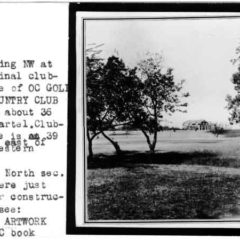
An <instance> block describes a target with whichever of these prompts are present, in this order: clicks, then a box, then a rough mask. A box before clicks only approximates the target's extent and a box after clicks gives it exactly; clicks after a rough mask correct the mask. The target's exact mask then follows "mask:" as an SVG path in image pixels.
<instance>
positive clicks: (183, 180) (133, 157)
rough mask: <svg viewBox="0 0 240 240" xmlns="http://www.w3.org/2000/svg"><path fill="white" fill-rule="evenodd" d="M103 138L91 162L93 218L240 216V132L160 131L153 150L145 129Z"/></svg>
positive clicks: (98, 142)
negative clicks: (118, 148) (117, 151)
mask: <svg viewBox="0 0 240 240" xmlns="http://www.w3.org/2000/svg"><path fill="white" fill-rule="evenodd" d="M108 134H110V135H111V137H112V138H114V140H115V141H118V143H119V145H120V146H121V148H122V150H124V152H123V154H122V155H121V156H116V155H115V154H114V149H113V147H112V146H111V145H110V144H109V143H108V142H107V141H105V139H104V138H102V137H100V138H99V139H97V140H96V141H95V142H94V149H93V150H94V153H95V157H94V158H93V159H92V160H89V161H88V181H87V182H88V218H89V220H132V219H134V220H140V219H146V220H149V219H229V218H230V219H233V218H234V219H235V218H239V219H240V131H237V130H235V131H228V132H227V133H226V134H225V135H222V136H219V137H216V136H214V135H212V134H211V133H207V132H200V131H197V132H195V131H176V132H173V131H165V132H160V133H159V139H158V144H157V147H156V153H155V154H154V155H151V154H149V153H148V152H147V151H148V146H147V143H146V141H145V139H144V137H143V136H142V134H141V133H140V132H130V133H129V134H128V135H126V134H125V133H124V132H116V133H115V134H114V133H112V132H109V133H108Z"/></svg>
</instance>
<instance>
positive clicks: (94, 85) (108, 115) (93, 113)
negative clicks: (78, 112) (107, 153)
mask: <svg viewBox="0 0 240 240" xmlns="http://www.w3.org/2000/svg"><path fill="white" fill-rule="evenodd" d="M139 84H140V81H139V79H138V78H137V76H136V69H128V68H126V66H125V64H124V62H123V61H122V60H121V59H119V58H118V57H115V56H112V57H109V58H108V60H107V62H106V63H105V64H104V63H103V62H102V60H101V59H97V58H96V56H95V55H92V56H91V57H88V58H87V116H88V117H87V138H88V143H89V144H88V148H89V156H90V157H92V156H93V152H92V141H93V140H94V138H95V137H96V136H97V135H99V134H102V135H103V136H104V137H105V138H106V139H107V140H108V141H109V142H110V143H111V144H112V145H113V146H114V148H115V150H116V153H117V154H120V153H121V149H120V146H119V144H118V143H117V142H116V141H114V139H112V138H111V137H110V136H109V135H108V134H107V132H106V131H107V130H109V129H115V128H116V127H118V126H121V125H122V126H123V125H127V124H128V123H129V122H130V121H131V119H130V115H129V111H130V108H131V107H132V106H133V105H134V106H135V104H136V103H135V102H137V99H138V98H139V97H138V94H139V91H137V88H138V85H139Z"/></svg>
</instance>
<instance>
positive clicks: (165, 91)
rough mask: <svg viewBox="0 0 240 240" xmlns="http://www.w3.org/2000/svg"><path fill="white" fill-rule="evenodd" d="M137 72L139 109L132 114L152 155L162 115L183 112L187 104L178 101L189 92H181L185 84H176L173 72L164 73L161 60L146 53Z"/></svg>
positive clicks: (168, 70) (156, 55)
mask: <svg viewBox="0 0 240 240" xmlns="http://www.w3.org/2000/svg"><path fill="white" fill-rule="evenodd" d="M138 69H139V75H140V78H141V80H142V82H143V86H142V88H141V89H139V91H141V105H142V106H141V105H139V104H138V106H137V107H136V108H135V111H134V112H133V116H134V119H135V120H134V124H135V125H136V126H138V128H139V129H140V130H141V131H142V133H143V134H144V136H145V138H146V140H147V143H148V146H149V149H150V152H151V153H154V151H155V147H156V143H157V135H158V131H159V129H161V126H160V122H161V120H162V118H163V113H164V112H165V113H168V114H172V113H174V112H175V111H181V112H185V111H184V110H183V108H184V107H186V106H187V103H182V102H181V98H182V97H183V98H184V97H188V96H189V93H182V92H181V90H182V88H183V83H184V81H181V82H180V83H175V81H174V75H173V69H171V68H168V69H166V70H165V71H164V67H163V59H162V57H161V55H159V54H154V55H153V54H148V55H147V57H146V59H144V60H142V61H140V62H139V64H138Z"/></svg>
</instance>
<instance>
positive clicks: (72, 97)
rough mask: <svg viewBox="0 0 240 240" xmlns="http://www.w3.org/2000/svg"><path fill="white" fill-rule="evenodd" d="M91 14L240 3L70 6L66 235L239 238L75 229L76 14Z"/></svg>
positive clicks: (204, 231)
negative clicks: (89, 12)
mask: <svg viewBox="0 0 240 240" xmlns="http://www.w3.org/2000/svg"><path fill="white" fill-rule="evenodd" d="M81 11H85V12H87V11H91V12H102V11H105V12H173V11H174V12H218V13H221V12H240V3H123V2H122V3H120V2H119V3H70V4H69V55H68V57H69V72H68V82H69V95H68V144H67V146H68V148H67V152H68V153H67V221H66V223H67V225H66V233H67V234H117V235H120V234H124V235H195V236H196V235H200V236H203V235H215V236H234V235H235V236H239V235H240V228H239V229H236V228H132V227H131V228H122V227H118V228H116V227H76V222H75V186H76V176H75V172H76V13H77V12H81Z"/></svg>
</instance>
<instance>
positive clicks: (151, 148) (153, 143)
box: [142, 130, 157, 153]
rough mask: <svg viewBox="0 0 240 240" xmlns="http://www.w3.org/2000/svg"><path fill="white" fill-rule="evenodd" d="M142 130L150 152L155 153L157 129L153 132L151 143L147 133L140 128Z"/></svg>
mask: <svg viewBox="0 0 240 240" xmlns="http://www.w3.org/2000/svg"><path fill="white" fill-rule="evenodd" d="M142 132H143V134H144V136H145V137H146V139H147V144H148V147H149V149H150V153H155V147H156V143H157V131H156V132H154V136H153V141H152V143H151V140H150V138H149V136H148V135H147V133H146V132H145V131H144V130H142Z"/></svg>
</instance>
